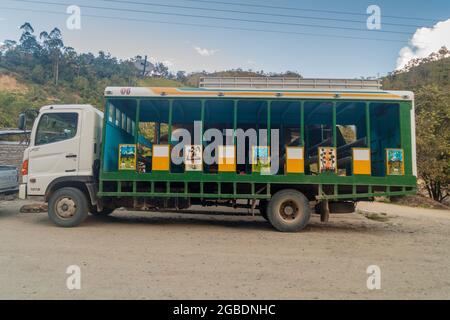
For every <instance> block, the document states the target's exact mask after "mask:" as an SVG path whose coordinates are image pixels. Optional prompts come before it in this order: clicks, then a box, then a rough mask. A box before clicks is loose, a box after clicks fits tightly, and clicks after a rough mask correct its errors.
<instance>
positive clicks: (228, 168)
mask: <svg viewBox="0 0 450 320" xmlns="http://www.w3.org/2000/svg"><path fill="white" fill-rule="evenodd" d="M235 171H236V164H235V163H234V161H233V159H227V160H225V161H224V162H223V163H220V162H219V172H235Z"/></svg>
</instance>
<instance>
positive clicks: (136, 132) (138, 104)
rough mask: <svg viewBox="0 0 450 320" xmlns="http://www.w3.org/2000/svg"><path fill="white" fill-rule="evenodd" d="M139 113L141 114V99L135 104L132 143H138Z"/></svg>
mask: <svg viewBox="0 0 450 320" xmlns="http://www.w3.org/2000/svg"><path fill="white" fill-rule="evenodd" d="M140 112H141V99H138V100H137V103H136V116H135V119H134V133H133V134H134V143H135V144H137V143H139V118H140Z"/></svg>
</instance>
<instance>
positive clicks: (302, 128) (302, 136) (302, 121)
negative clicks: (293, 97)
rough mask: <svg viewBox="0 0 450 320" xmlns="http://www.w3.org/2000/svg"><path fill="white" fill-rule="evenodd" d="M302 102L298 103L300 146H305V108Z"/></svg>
mask: <svg viewBox="0 0 450 320" xmlns="http://www.w3.org/2000/svg"><path fill="white" fill-rule="evenodd" d="M304 104H305V102H304V101H300V145H301V146H302V147H304V146H305V108H304Z"/></svg>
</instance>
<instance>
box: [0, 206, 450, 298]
mask: <svg viewBox="0 0 450 320" xmlns="http://www.w3.org/2000/svg"><path fill="white" fill-rule="evenodd" d="M27 203H29V202H26V201H18V200H14V201H3V202H0V299H22V298H23V299H61V298H62V299H119V298H121V299H156V298H157V299H216V298H220V299H270V298H272V299H273V298H274V299H413V298H414V299H431V298H438V299H449V298H450V254H449V253H450V232H449V231H450V211H448V210H433V209H422V208H410V207H403V206H399V205H393V204H385V203H360V204H359V205H358V209H359V213H354V214H340V215H332V216H331V219H330V222H328V223H325V224H323V223H321V222H320V220H319V217H318V216H315V215H314V216H313V218H312V219H311V222H310V224H309V226H308V227H307V228H306V229H305V230H304V231H303V232H300V233H291V234H288V233H280V232H276V231H274V230H273V229H272V228H271V227H270V225H269V224H268V223H267V222H265V221H264V220H263V219H262V218H261V217H259V216H254V217H253V216H251V215H245V214H241V215H231V214H230V213H229V212H224V211H223V212H221V213H219V214H218V213H216V214H214V215H205V214H203V213H202V212H204V211H208V210H210V209H206V210H205V209H201V211H200V210H199V211H198V213H197V212H196V213H195V214H192V213H189V214H186V213H167V212H166V213H165V212H158V213H145V212H144V213H142V212H141V213H139V212H126V211H120V210H118V211H116V212H115V213H114V214H113V215H112V216H110V217H106V218H98V217H92V216H90V217H89V218H88V219H87V221H86V222H85V223H84V224H83V225H82V226H80V227H78V228H72V229H63V228H58V227H55V226H54V225H52V224H51V222H50V221H49V220H48V218H47V214H46V213H19V209H20V207H21V206H22V205H23V204H27ZM69 265H78V266H79V267H80V268H81V289H80V290H69V289H67V286H66V279H67V277H68V276H69V275H68V274H66V269H67V267H68V266H69ZM369 265H377V266H379V267H380V268H381V289H380V290H368V288H367V286H366V281H367V278H368V276H369V275H368V274H367V273H366V270H367V267H368V266H369Z"/></svg>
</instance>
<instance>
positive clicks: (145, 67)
mask: <svg viewBox="0 0 450 320" xmlns="http://www.w3.org/2000/svg"><path fill="white" fill-rule="evenodd" d="M146 70H147V55H145V58H144V70H142V77H145V71H146Z"/></svg>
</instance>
